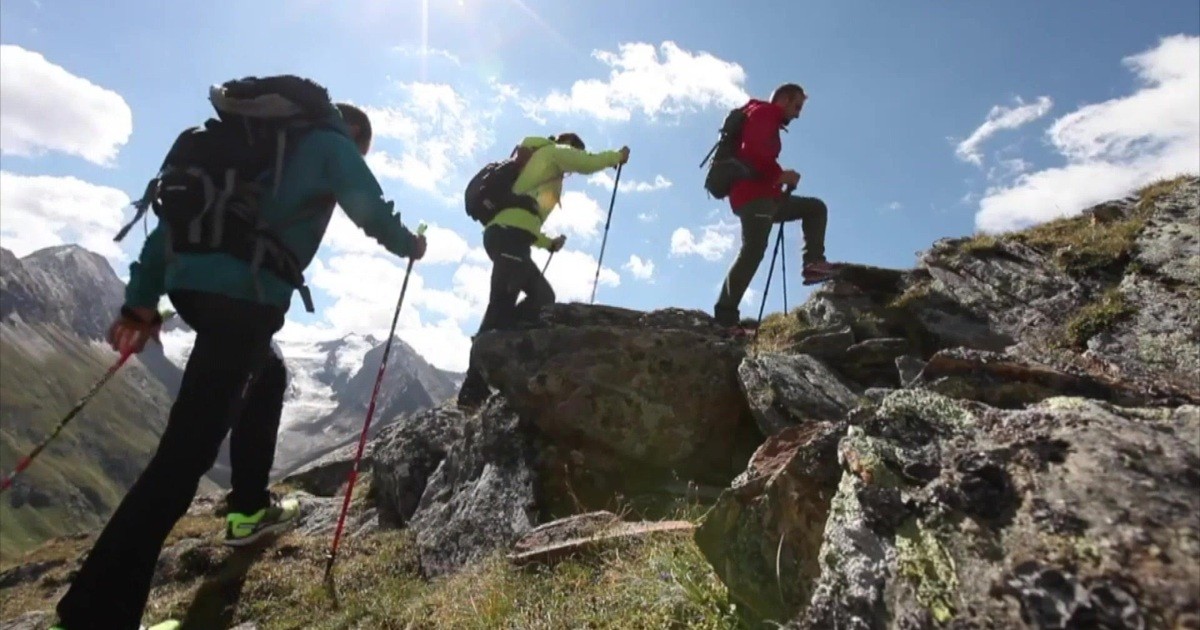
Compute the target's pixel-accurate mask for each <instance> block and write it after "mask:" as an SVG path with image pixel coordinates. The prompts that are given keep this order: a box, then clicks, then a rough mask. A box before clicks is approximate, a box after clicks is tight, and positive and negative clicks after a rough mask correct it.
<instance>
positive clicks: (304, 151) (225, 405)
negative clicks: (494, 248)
mask: <svg viewBox="0 0 1200 630" xmlns="http://www.w3.org/2000/svg"><path fill="white" fill-rule="evenodd" d="M337 107H338V109H339V110H340V112H339V111H331V112H330V120H331V121H332V122H333V123H334V126H335V129H332V130H326V129H318V130H314V131H311V132H309V133H308V134H307V135H305V136H303V137H301V138H300V139H299V140H298V142H296V144H295V146H293V147H292V150H291V153H290V155H289V157H288V160H287V161H286V163H285V166H284V169H283V171H282V179H281V181H280V186H279V189H278V191H277V192H276V193H275V196H274V197H273V198H272V191H270V190H268V191H266V192H265V193H264V197H263V201H264V209H263V215H264V217H265V218H266V219H267V220H268V221H269V222H272V223H275V224H278V223H280V222H285V221H288V220H289V218H293V219H294V218H295V217H297V215H298V214H299V213H305V214H303V215H300V216H309V218H307V219H306V220H298V221H294V223H292V224H291V225H290V227H288V228H286V229H284V230H282V234H281V236H282V240H283V241H284V242H285V243H286V244H287V245H288V246H289V247H290V248H291V249H292V250H293V252H294V253H295V255H296V256H297V258H298V259H299V261H300V263H301V266H302V268H303V267H306V266H307V265H308V264H309V262H311V260H312V258H313V256H314V255H315V254H316V251H317V248H318V246H319V245H320V243H321V239H322V237H323V236H324V233H325V229H326V226H327V225H328V222H329V219H330V217H331V212H332V211H333V209H334V204H335V203H336V204H339V205H340V206H341V207H342V208H343V209H344V210H345V211H346V214H347V215H348V216H349V217H350V219H351V220H353V221H354V223H356V224H357V225H358V226H359V227H361V228H362V229H363V231H364V232H366V233H367V234H368V235H370V236H371V237H373V238H374V239H375V240H376V241H378V242H379V244H380V245H382V246H383V247H384V248H386V249H387V250H388V251H390V252H391V253H393V254H395V255H397V256H405V257H409V258H414V259H417V258H421V257H422V256H423V255H424V253H425V247H426V246H425V240H424V237H421V236H416V235H414V234H413V233H411V232H410V231H409V230H408V229H407V228H406V227H405V226H404V224H403V223H402V222H401V220H400V217H399V216H398V215H397V214H395V213H394V211H393V206H392V202H390V201H386V200H385V199H384V198H383V192H382V190H381V189H380V186H379V183H378V182H377V181H376V179H375V177H374V175H372V173H371V170H370V168H368V166H367V164H366V162H365V160H364V159H363V156H364V155H366V153H367V151H368V149H369V147H370V142H371V126H370V120H369V119H368V118H367V116H366V114H365V113H363V112H362V111H361V110H359V109H357V108H354V107H352V106H348V105H345V104H339V105H338V106H337ZM313 208H316V212H313V211H312V209H313ZM164 240H165V233H164V231H163V230H162V229H161V227H160V226H156V227H155V229H154V231H152V232H151V233H150V234H149V236H148V238H147V240H146V243H145V246H144V247H143V248H142V252H141V255H140V256H139V258H138V260H137V261H136V262H134V263H133V264H132V265H130V277H129V284H128V285H127V287H126V293H125V304H124V305H123V306H122V308H121V314H120V316H119V317H117V319H116V321H115V322H114V323H113V325H112V328H111V329H110V331H109V342H110V344H111V345H112V346H113V348H114V349H115V350H117V351H119V352H124V351H127V350H130V351H134V352H140V351H141V350H142V349H143V348H144V347H145V345H146V342H147V340H149V339H150V338H151V337H152V336H156V335H157V334H158V330H159V327H160V326H161V324H162V320H161V318H160V317H159V316H158V313H157V311H156V307H157V305H158V302H159V299H160V298H161V297H162V296H163V295H164V294H165V295H169V296H170V299H171V302H172V304H173V305H174V307H175V308H176V310H177V312H178V314H179V316H180V318H181V319H183V321H184V322H186V323H187V324H188V325H189V326H191V328H192V329H193V330H195V332H196V339H195V344H194V346H193V347H192V351H191V354H190V355H189V357H188V360H187V365H186V367H185V368H184V373H183V380H182V382H181V384H180V388H179V395H178V397H177V398H176V400H175V403H174V404H173V405H172V407H171V411H170V415H169V417H168V419H167V426H166V429H165V430H164V432H163V435H162V439H161V441H160V442H159V445H158V449H157V451H156V452H155V453H154V456H153V457H152V458H151V460H150V462H149V463H148V464H147V466H146V468H145V470H144V471H143V472H142V474H141V476H139V477H138V479H137V481H136V482H134V484H133V487H132V488H130V490H129V492H128V494H126V495H125V498H124V499H123V500H122V501H121V504H120V505H119V506H118V507H117V509H116V511H115V512H114V513H113V515H112V517H111V518H110V519H109V521H108V523H107V525H106V526H105V527H104V530H103V531H102V532H101V533H100V536H99V537H98V538H97V540H96V543H95V545H94V546H93V548H92V550H91V552H90V553H89V554H88V556H87V559H86V561H85V562H84V564H83V566H82V568H81V569H80V570H79V573H78V575H77V576H76V577H75V579H74V580H73V581H72V583H71V588H70V590H69V591H67V593H66V594H65V595H64V596H63V598H62V599H61V600H60V601H59V604H58V607H57V612H58V615H59V619H60V620H61V621H60V625H59V626H56V627H58V628H65V630H83V629H85V628H106V629H112V630H123V629H127V628H128V629H134V628H137V627H138V623H139V621H140V619H141V616H142V611H143V608H144V607H145V604H146V600H147V597H148V595H149V592H150V582H151V578H152V577H153V574H154V570H155V565H156V562H157V560H158V556H159V553H160V551H161V549H162V544H163V541H164V540H165V539H166V537H167V535H168V533H170V531H171V529H172V528H173V527H174V526H175V523H176V522H177V521H178V520H179V518H180V517H181V516H183V514H184V513H185V512H186V511H187V509H188V506H189V505H190V504H191V502H192V500H193V499H194V497H195V493H196V489H197V487H198V485H199V482H200V478H201V477H202V476H203V475H204V474H205V473H206V472H207V471H208V470H209V468H211V466H212V464H213V462H214V461H215V460H216V457H217V452H218V450H219V448H220V446H221V443H222V442H223V441H224V439H225V436H226V434H229V435H230V459H231V466H232V478H231V486H232V487H231V489H230V492H229V494H228V496H227V502H228V507H229V512H228V516H227V517H226V531H225V542H226V544H228V545H231V546H242V545H247V544H250V543H253V542H255V541H256V540H258V539H259V538H260V537H262V536H264V535H266V534H271V533H275V532H279V531H283V530H285V529H287V528H288V527H290V526H291V525H293V524H294V523H295V519H296V517H297V516H298V506H297V504H296V502H295V501H282V502H278V504H275V503H276V502H275V501H274V500H273V498H272V497H271V495H270V493H269V492H268V490H267V486H268V482H269V479H268V476H269V474H270V470H271V467H272V464H273V462H274V454H275V440H276V432H277V431H278V428H279V418H280V415H281V413H282V410H283V396H284V391H285V390H286V388H287V373H286V370H285V368H284V365H283V361H282V360H281V359H280V358H279V357H278V356H276V355H275V353H274V352H272V351H271V339H272V337H273V336H274V334H275V333H276V332H277V331H278V330H279V329H280V328H281V327H282V326H283V323H284V316H285V314H286V312H287V310H288V307H289V304H290V302H291V299H292V293H293V288H292V286H291V285H289V284H288V283H286V282H284V281H283V280H281V279H280V278H278V277H276V276H274V275H273V274H272V273H271V272H270V271H268V270H266V269H260V270H259V271H258V276H259V280H260V282H261V284H260V285H256V283H255V278H254V276H253V275H252V274H251V272H250V267H249V266H248V265H247V264H246V263H244V262H242V261H241V260H238V259H237V258H234V257H232V256H230V255H226V254H203V255H197V254H184V253H176V254H174V255H173V256H172V257H171V258H170V259H168V258H167V257H166V256H165V254H164V249H165V243H164ZM259 286H261V289H262V292H261V298H260V297H259V292H258V287H259Z"/></svg>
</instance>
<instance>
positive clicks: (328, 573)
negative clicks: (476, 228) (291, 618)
mask: <svg viewBox="0 0 1200 630" xmlns="http://www.w3.org/2000/svg"><path fill="white" fill-rule="evenodd" d="M425 228H426V225H425V223H424V222H423V221H422V222H421V224H420V225H418V226H417V236H421V235H423V234H424V233H425ZM415 262H416V259H415V258H409V259H408V269H407V270H405V272H404V283H403V284H402V285H401V286H400V299H399V300H397V301H396V312H395V313H393V314H392V329H391V332H389V333H388V340H387V343H386V344H385V345H384V347H383V359H381V360H380V361H379V371H378V372H376V374H375V389H373V390H372V391H371V402H370V403H369V404H368V405H367V419H366V421H365V422H363V428H362V432H361V433H360V434H359V436H358V451H357V452H356V453H355V454H354V466H353V467H352V468H351V469H350V475H349V479H348V481H347V485H346V498H345V499H343V500H342V513H341V514H340V515H339V516H338V522H337V529H336V530H335V531H334V533H333V546H332V548H330V550H329V558H328V561H327V562H326V563H325V583H326V585H327V586H329V587H331V588H332V586H333V562H334V560H336V559H337V551H338V542H340V541H341V538H342V526H343V525H344V524H345V522H346V511H347V510H348V509H350V497H351V496H352V495H353V494H354V482H355V481H356V480H357V479H358V465H359V462H360V461H362V454H363V447H365V446H366V444H367V431H368V430H369V429H370V428H371V417H372V416H374V415H375V399H376V398H377V397H378V396H379V386H380V384H381V383H382V382H383V372H384V368H386V367H387V362H388V355H389V354H391V351H392V338H393V337H395V336H396V322H397V321H399V320H400V307H401V306H403V305H404V294H405V292H407V291H408V277H409V276H410V275H411V274H412V268H413V263H415Z"/></svg>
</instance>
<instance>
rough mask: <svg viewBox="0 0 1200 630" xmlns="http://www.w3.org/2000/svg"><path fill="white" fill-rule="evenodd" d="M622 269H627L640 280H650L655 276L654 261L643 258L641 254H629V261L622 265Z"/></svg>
mask: <svg viewBox="0 0 1200 630" xmlns="http://www.w3.org/2000/svg"><path fill="white" fill-rule="evenodd" d="M621 268H622V269H627V270H628V271H629V273H630V275H632V276H633V277H634V278H637V279H638V280H650V279H651V278H653V277H654V261H653V260H649V259H647V260H642V258H641V256H638V255H637V254H632V255H630V256H629V261H628V262H626V263H625V264H624V265H622V266H621Z"/></svg>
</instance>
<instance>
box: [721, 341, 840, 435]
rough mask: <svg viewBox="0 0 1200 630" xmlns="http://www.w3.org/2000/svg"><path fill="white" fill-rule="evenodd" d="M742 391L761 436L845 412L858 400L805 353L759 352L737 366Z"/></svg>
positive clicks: (837, 416)
mask: <svg viewBox="0 0 1200 630" xmlns="http://www.w3.org/2000/svg"><path fill="white" fill-rule="evenodd" d="M738 375H739V376H740V377H741V380H740V382H741V384H742V391H744V392H745V394H746V399H747V400H748V402H749V403H750V410H751V411H752V412H753V413H754V418H755V420H756V421H757V422H758V428H759V429H760V430H761V431H762V433H763V435H765V436H770V435H773V434H775V433H777V432H778V431H780V430H782V429H785V428H787V427H790V426H795V425H797V424H800V423H804V422H808V421H811V420H832V419H835V418H840V417H842V416H844V415H845V413H846V411H847V410H849V409H850V407H852V406H854V404H855V403H856V402H857V397H856V396H855V395H854V392H853V391H851V390H850V388H849V386H848V385H847V384H846V383H845V382H844V381H843V380H842V379H841V378H840V377H838V376H837V375H836V374H834V373H833V372H832V371H830V370H829V368H827V367H825V365H824V364H822V363H821V362H820V361H818V360H817V359H815V358H813V357H811V356H808V355H805V354H794V355H793V354H760V355H757V356H753V357H747V358H746V359H745V360H743V361H742V364H741V366H740V367H739V368H738Z"/></svg>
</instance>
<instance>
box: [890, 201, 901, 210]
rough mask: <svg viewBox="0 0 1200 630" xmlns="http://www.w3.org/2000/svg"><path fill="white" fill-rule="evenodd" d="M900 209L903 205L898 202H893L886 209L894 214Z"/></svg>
mask: <svg viewBox="0 0 1200 630" xmlns="http://www.w3.org/2000/svg"><path fill="white" fill-rule="evenodd" d="M902 208H904V204H902V203H900V202H899V201H893V202H891V203H889V204H888V205H887V209H888V210H891V211H892V212H895V211H897V210H900V209H902Z"/></svg>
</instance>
